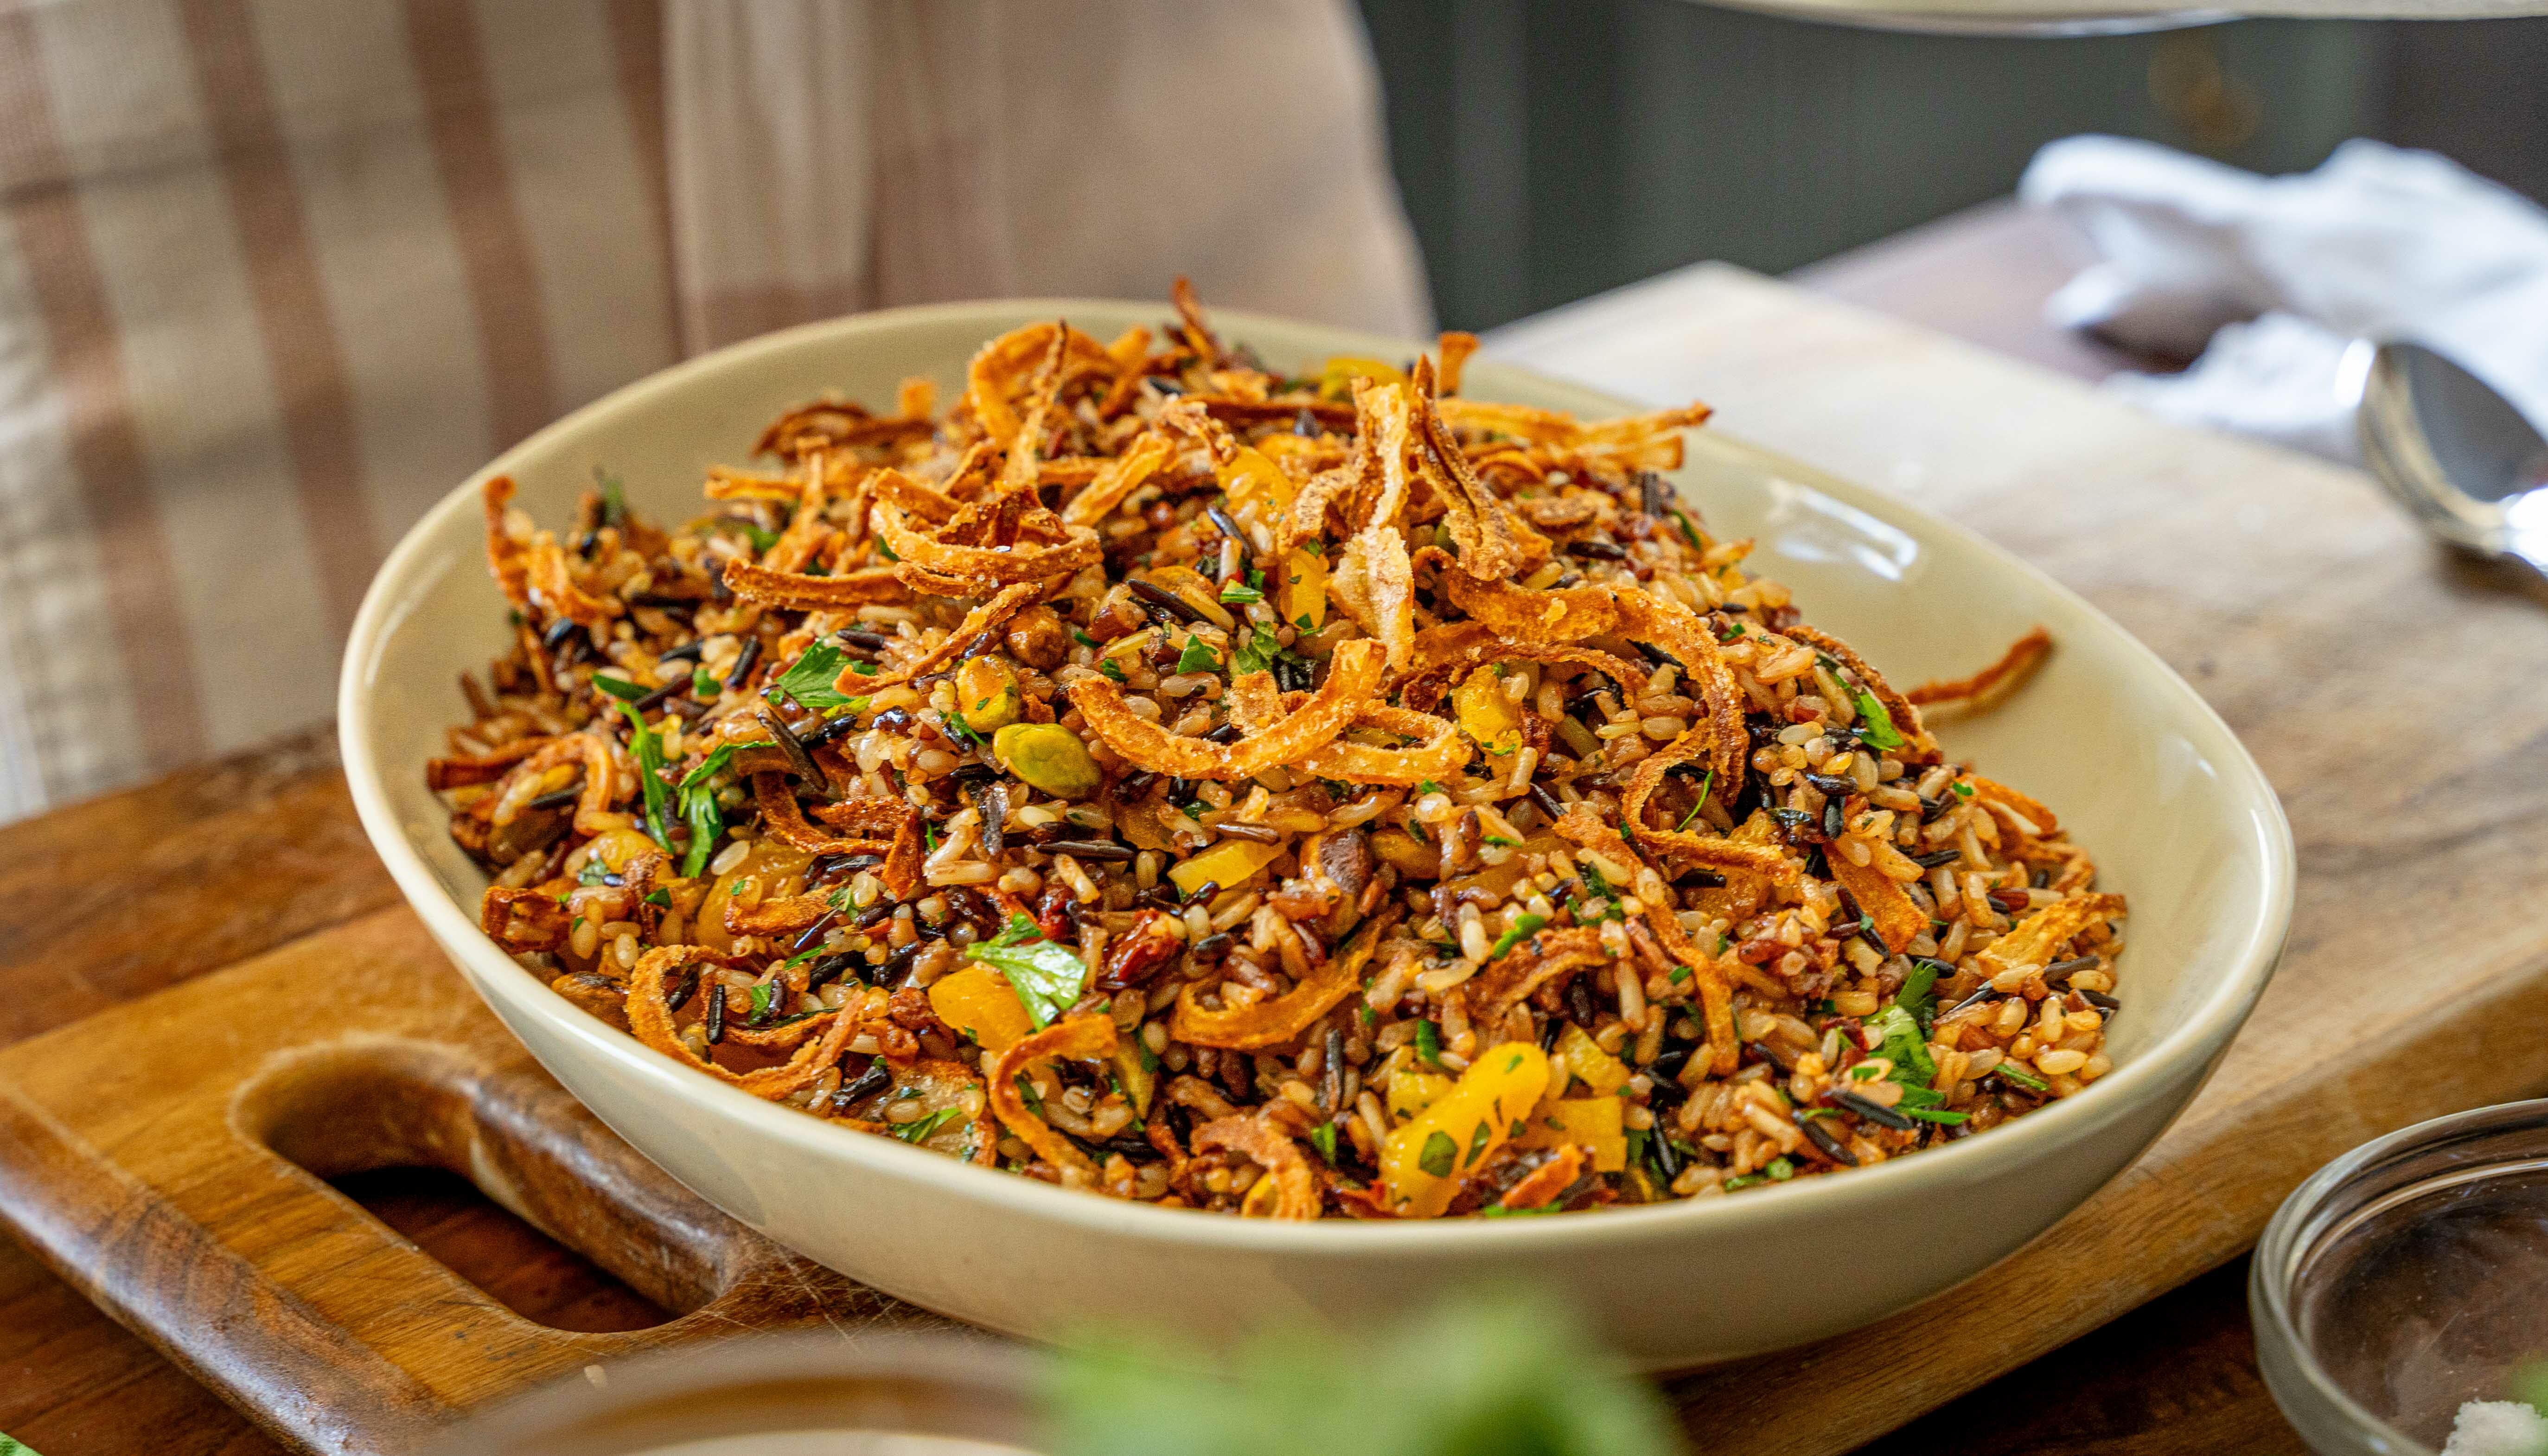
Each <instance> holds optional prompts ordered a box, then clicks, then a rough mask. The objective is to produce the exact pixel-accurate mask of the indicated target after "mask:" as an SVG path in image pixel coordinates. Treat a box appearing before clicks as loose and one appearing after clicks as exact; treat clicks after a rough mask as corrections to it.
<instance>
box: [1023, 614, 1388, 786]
mask: <svg viewBox="0 0 2548 1456" xmlns="http://www.w3.org/2000/svg"><path fill="white" fill-rule="evenodd" d="M1387 658H1388V649H1387V648H1385V647H1383V646H1381V644H1379V643H1377V642H1374V641H1371V640H1370V639H1368V638H1359V637H1358V638H1355V639H1353V640H1352V641H1349V642H1342V643H1338V644H1337V645H1336V650H1335V653H1334V655H1333V656H1331V657H1330V658H1329V659H1328V660H1327V679H1326V681H1325V682H1324V683H1319V690H1318V691H1316V692H1314V693H1312V694H1311V695H1310V698H1309V700H1308V701H1307V702H1305V703H1303V704H1302V705H1301V706H1299V707H1297V708H1295V709H1293V710H1292V711H1291V712H1289V713H1287V714H1285V715H1284V716H1283V717H1281V718H1279V719H1277V720H1275V721H1274V722H1271V723H1267V724H1264V725H1263V726H1261V727H1259V728H1258V729H1257V730H1256V731H1254V732H1251V733H1249V734H1248V735H1247V736H1246V737H1244V738H1241V739H1240V740H1238V742H1236V743H1232V744H1226V745H1225V744H1218V743H1213V742H1211V741H1209V740H1207V739H1202V738H1190V737H1186V736H1184V735H1182V734H1176V733H1170V732H1168V731H1167V730H1166V729H1164V728H1161V727H1160V726H1159V725H1158V724H1156V723H1153V722H1151V721H1150V720H1149V719H1147V718H1144V717H1142V716H1140V715H1139V714H1138V713H1136V712H1134V711H1133V710H1132V708H1131V707H1129V706H1127V705H1126V703H1125V701H1124V693H1123V690H1122V689H1121V688H1119V687H1117V686H1116V685H1115V684H1114V683H1109V682H1107V681H1106V680H1105V679H1104V678H1100V677H1089V678H1083V679H1081V680H1080V681H1079V682H1077V683H1073V684H1071V687H1070V702H1071V706H1073V707H1075V708H1077V709H1079V715H1080V717H1081V718H1082V719H1083V720H1084V721H1085V722H1086V724H1087V727H1088V731H1089V732H1090V733H1092V734H1094V735H1096V737H1097V740H1098V741H1099V742H1100V743H1103V744H1104V745H1105V746H1106V747H1107V748H1108V749H1110V750H1112V751H1113V752H1114V753H1115V754H1116V755H1117V756H1119V757H1121V758H1122V759H1123V760H1124V761H1125V762H1127V763H1129V764H1131V765H1133V767H1135V768H1137V769H1141V770H1146V771H1147V772H1149V773H1152V774H1169V775H1172V776H1174V777H1178V778H1217V779H1231V778H1252V777H1254V776H1255V775H1257V774H1262V773H1263V772H1265V771H1266V770H1267V769H1270V768H1272V767H1273V766H1275V765H1277V764H1294V763H1298V762H1300V761H1301V760H1303V759H1305V758H1307V757H1308V756H1309V755H1310V754H1311V753H1312V752H1314V751H1316V750H1318V749H1321V748H1324V747H1326V746H1327V745H1328V744H1330V743H1333V742H1334V741H1335V740H1336V738H1337V737H1338V736H1339V735H1341V734H1342V733H1343V732H1344V731H1345V729H1347V728H1348V727H1350V726H1352V724H1353V721H1354V715H1355V712H1356V710H1357V709H1359V708H1362V707H1365V706H1367V705H1369V704H1371V703H1372V702H1373V701H1374V700H1375V699H1376V698H1377V697H1378V695H1379V692H1380V684H1381V677H1382V670H1383V668H1384V666H1385V664H1386V661H1387ZM1255 678H1261V679H1263V680H1264V686H1265V687H1266V688H1270V687H1271V686H1272V684H1273V678H1272V676H1271V675H1270V674H1265V673H1242V674H1240V675H1239V677H1238V680H1237V681H1236V682H1234V683H1232V684H1231V685H1232V687H1233V689H1236V688H1237V687H1238V686H1239V684H1240V683H1246V682H1247V680H1249V679H1255ZM1249 690H1251V691H1253V690H1258V689H1256V688H1254V687H1253V686H1252V685H1251V686H1250V688H1249Z"/></svg>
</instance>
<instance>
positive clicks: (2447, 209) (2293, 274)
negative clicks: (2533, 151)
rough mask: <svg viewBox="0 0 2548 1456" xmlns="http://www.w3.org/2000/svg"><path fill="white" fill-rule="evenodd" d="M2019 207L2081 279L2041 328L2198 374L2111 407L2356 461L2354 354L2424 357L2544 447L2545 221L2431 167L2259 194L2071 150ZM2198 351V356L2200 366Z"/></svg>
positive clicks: (2387, 165) (2338, 156)
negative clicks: (2066, 242) (2066, 224)
mask: <svg viewBox="0 0 2548 1456" xmlns="http://www.w3.org/2000/svg"><path fill="white" fill-rule="evenodd" d="M2018 196H2019V197H2020V198H2022V199H2024V200H2025V201H2026V202H2027V203H2028V204H2029V205H2031V206H2035V207H2042V208H2048V209H2050V210H2052V211H2053V212H2054V213H2057V214H2059V215H2060V216H2062V217H2063V218H2066V219H2068V220H2069V221H2070V222H2071V223H2073V224H2074V225H2076V226H2077V227H2079V228H2080V230H2081V231H2082V232H2084V233H2085V234H2086V235H2087V237H2088V239H2089V241H2090V242H2091V243H2092V244H2094V246H2095V247H2096V250H2097V252H2098V254H2099V261H2098V262H2096V263H2094V264H2093V265H2091V266H2090V267H2088V268H2087V269H2086V270H2085V271H2083V272H2081V273H2080V274H2079V276H2077V277H2076V278H2073V279H2072V280H2070V282H2069V283H2068V284H2067V285H2066V286H2065V287H2063V288H2062V289H2061V290H2060V291H2059V292H2058V293H2056V294H2054V295H2053V296H2052V299H2051V301H2050V302H2049V303H2048V304H2047V306H2046V311H2047V314H2048V315H2049V317H2050V318H2051V319H2052V321H2054V322H2056V323H2060V324H2063V325H2066V326H2070V327H2080V328H2095V329H2097V330H2098V331H2099V332H2101V333H2105V334H2107V335H2109V336H2111V337H2114V338H2116V339H2119V340H2121V341H2123V342H2124V343H2127V344H2131V345H2135V346H2138V347H2143V348H2150V349H2157V350H2162V351H2166V352H2171V353H2182V354H2192V353H2196V352H2198V351H2200V352H2201V354H2202V357H2201V358H2200V359H2199V360H2198V361H2197V362H2196V363H2195V365H2194V367H2193V368H2192V369H2189V370H2187V371H2186V372H2185V373H2183V374H2179V375H2137V374H2127V375H2119V376H2117V377H2116V378H2115V379H2113V380H2112V381H2110V382H2109V387H2110V388H2112V389H2114V390H2116V391H2118V392H2119V393H2122V394H2124V395H2126V396H2127V397H2128V398H2130V399H2132V400H2133V401H2134V402H2136V403H2137V404H2139V405H2140V406H2142V407H2143V408H2146V409H2150V410H2151V411H2152V412H2154V413H2158V414H2162V415H2165V416H2167V417H2170V418H2173V419H2178V420H2181V421H2184V422H2187V423H2196V424H2207V425H2212V426H2216V427H2219V428H2224V429H2230V430H2236V431H2240V432H2243V433H2248V434H2255V435H2260V436H2263V437H2266V438H2269V439H2274V440H2278V441H2281V442H2283V443H2285V444H2290V445H2294V446H2297V447H2299V448H2302V449H2307V450H2311V451H2314V452H2316V453H2318V454H2320V455H2326V456H2329V457H2331V458H2334V459H2339V460H2351V459H2353V458H2355V455H2356V449H2355V444H2354V435H2353V421H2352V407H2351V402H2350V399H2349V395H2350V390H2349V389H2348V388H2345V387H2344V381H2343V374H2344V370H2345V356H2346V349H2347V346H2348V345H2349V344H2350V343H2351V342H2352V341H2353V340H2355V339H2358V338H2367V339H2371V340H2375V341H2379V342H2390V341H2405V342H2411V343H2418V344H2422V345H2423V346H2425V347H2426V348H2429V349H2432V350H2433V351H2435V352H2436V353H2439V354H2442V355H2444V356H2446V357H2448V358H2450V359H2451V360H2453V361H2454V362H2456V363H2458V364H2459V365H2460V366H2461V367H2462V368H2464V369H2467V370H2468V371H2469V372H2470V373H2472V374H2475V375H2476V376H2477V377H2479V378H2480V379H2483V380H2485V381H2486V382H2487V383H2488V384H2490V385H2492V386H2494V387H2495V389H2496V390H2497V391H2498V392H2500V393H2501V394H2503V396H2504V398H2505V399H2507V400H2509V401H2511V402H2512V403H2513V405H2514V406H2515V407H2516V408H2518V409H2520V410H2521V411H2522V412H2523V413H2524V414H2525V415H2527V416H2528V417H2529V418H2530V420H2531V421H2532V422H2533V423H2534V424H2537V425H2539V426H2541V428H2542V429H2543V430H2548V212H2544V211H2542V210H2541V209H2540V208H2539V207H2538V206H2537V205H2535V204H2533V203H2531V202H2528V201H2526V200H2525V199H2523V198H2521V197H2519V196H2517V195H2516V194H2514V193H2512V192H2509V191H2506V190H2505V189H2503V188H2502V187H2499V186H2497V185H2496V184H2494V183H2492V182H2489V181H2487V180H2485V179H2484V178H2482V177H2479V176H2477V175H2475V174H2474V173H2471V172H2469V171H2468V170H2466V169H2465V168H2463V167H2461V166H2459V165H2458V164H2457V163H2454V162H2452V161H2450V160H2448V159H2447V158H2444V157H2441V156H2437V155H2434V154H2433V153H2431V152H2422V151H2402V150H2400V149H2398V148H2397V147H2393V146H2386V145H2383V144H2381V143H2380V142H2377V141H2364V140H2354V141H2348V142H2345V143H2344V144H2343V145H2342V146H2339V147H2337V148H2336V149H2335V152H2334V154H2333V155H2331V156H2329V157H2328V158H2327V159H2326V161H2325V163H2324V164H2322V165H2321V166H2320V167H2319V169H2318V170H2317V171H2315V172H2309V173H2303V174H2299V175H2295V176H2288V177H2260V176H2258V175H2256V174H2255V173H2252V172H2242V171H2240V170H2238V169H2237V168H2234V167H2229V166H2224V165H2222V164H2221V163H2219V162H2212V161H2206V160H2203V159H2202V158H2200V157H2193V156H2188V155H2186V154H2184V153H2183V152H2179V151H2173V150H2170V149H2169V148H2167V147H2164V146H2159V145H2156V144H2154V143H2151V142H2146V141H2133V140H2127V139H2124V138H2122V137H2069V138H2066V139H2064V140H2060V141H2055V142H2053V143H2052V144H2051V145H2049V146H2047V147H2045V148H2044V149H2043V150H2042V151H2040V152H2037V153H2036V156H2035V160H2034V162H2033V163H2032V164H2031V165H2030V166H2029V167H2028V168H2027V170H2026V176H2025V178H2024V180H2023V181H2021V182H2020V183H2019V184H2018ZM2207 344H2208V345H2209V346H2208V347H2207Z"/></svg>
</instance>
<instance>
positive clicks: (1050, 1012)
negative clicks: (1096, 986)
mask: <svg viewBox="0 0 2548 1456" xmlns="http://www.w3.org/2000/svg"><path fill="white" fill-rule="evenodd" d="M964 958H965V959H967V960H978V961H980V962H982V963H983V964H984V965H987V966H989V967H991V968H992V969H993V970H996V971H998V972H999V973H1000V974H1002V975H1004V976H1007V977H1008V979H1009V987H1010V989H1011V990H1014V991H1016V992H1017V993H1018V1002H1019V1004H1021V1005H1023V1006H1024V1007H1026V1009H1027V1019H1028V1020H1030V1021H1032V1022H1034V1023H1035V1024H1036V1025H1037V1026H1038V1027H1047V1026H1050V1025H1052V1023H1053V1021H1054V1020H1055V1019H1056V1018H1058V1017H1059V1016H1060V1015H1061V1014H1062V1013H1063V1012H1065V1011H1068V1010H1069V1009H1070V1008H1071V1007H1073V1006H1075V1005H1077V1004H1078V1003H1079V998H1080V997H1081V996H1082V995H1084V994H1086V992H1087V988H1088V963H1087V962H1086V961H1084V960H1082V959H1080V958H1079V953H1078V952H1076V951H1073V950H1071V949H1070V948H1069V947H1067V946H1060V945H1055V944H1054V943H1053V942H1051V941H1048V940H1047V939H1045V934H1044V932H1043V931H1042V930H1040V929H1038V928H1037V926H1036V923H1035V922H1034V921H1032V920H1029V919H1027V918H1026V917H1025V916H1023V915H1018V914H1014V913H1013V914H1011V915H1010V916H1009V924H1008V928H1007V929H1005V930H1003V931H1001V932H1000V933H999V934H998V935H996V936H993V937H992V938H991V939H989V940H987V941H983V942H980V943H978V944H976V945H973V946H969V947H967V948H965V951H964Z"/></svg>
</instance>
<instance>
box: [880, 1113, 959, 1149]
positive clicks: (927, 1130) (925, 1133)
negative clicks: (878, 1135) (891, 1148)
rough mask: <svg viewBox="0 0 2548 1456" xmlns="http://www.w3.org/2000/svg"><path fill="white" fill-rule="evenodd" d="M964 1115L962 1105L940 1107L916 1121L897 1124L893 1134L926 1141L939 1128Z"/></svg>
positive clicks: (909, 1140) (917, 1140)
mask: <svg viewBox="0 0 2548 1456" xmlns="http://www.w3.org/2000/svg"><path fill="white" fill-rule="evenodd" d="M963 1115H964V1109H962V1108H960V1107H942V1108H940V1109H938V1111H936V1112H933V1113H931V1114H930V1115H929V1116H927V1117H925V1118H921V1119H918V1120H916V1121H914V1122H908V1123H897V1124H895V1125H894V1129H893V1136H895V1137H896V1138H901V1139H902V1140H903V1141H905V1142H914V1143H918V1142H926V1141H928V1140H929V1139H930V1138H932V1137H934V1136H936V1134H937V1132H938V1130H939V1129H941V1128H943V1127H946V1126H947V1125H948V1124H949V1123H952V1122H954V1121H956V1119H957V1118H960V1117H962V1116H963Z"/></svg>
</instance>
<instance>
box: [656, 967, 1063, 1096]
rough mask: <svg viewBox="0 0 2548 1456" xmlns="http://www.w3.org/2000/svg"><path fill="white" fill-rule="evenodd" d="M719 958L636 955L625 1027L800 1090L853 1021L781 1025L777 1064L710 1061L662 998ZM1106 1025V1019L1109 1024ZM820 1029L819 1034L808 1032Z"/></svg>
mask: <svg viewBox="0 0 2548 1456" xmlns="http://www.w3.org/2000/svg"><path fill="white" fill-rule="evenodd" d="M720 963H721V962H720V961H719V959H718V957H717V956H716V955H715V953H713V952H711V951H708V950H706V949H704V948H702V947H698V946H661V947H658V948H656V949H655V950H652V951H649V952H647V953H646V954H645V955H643V956H638V957H637V966H636V969H635V970H633V971H632V972H630V974H629V977H628V1030H629V1031H630V1032H631V1033H633V1034H634V1035H635V1036H636V1038H637V1040H638V1041H640V1042H643V1043H645V1044H646V1045H647V1046H649V1047H654V1048H655V1049H656V1050H658V1051H661V1052H663V1053H664V1054H665V1055H666V1056H669V1057H671V1058H673V1059H674V1060H675V1061H679V1062H682V1063H683V1064H684V1065H687V1066H689V1067H692V1068H694V1069H696V1070H698V1071H703V1072H706V1073H707V1074H708V1075H709V1076H712V1077H714V1078H716V1079H717V1080H718V1081H720V1082H723V1083H725V1084H727V1085H728V1086H733V1087H740V1088H742V1089H743V1090H744V1091H746V1092H749V1093H751V1094H752V1095H753V1096H755V1097H767V1098H779V1097H785V1096H787V1095H788V1094H789V1093H791V1092H795V1091H798V1090H800V1089H802V1088H803V1087H804V1086H805V1085H806V1084H807V1083H809V1082H811V1081H813V1080H814V1079H815V1078H816V1077H819V1076H821V1075H822V1074H823V1070H824V1068H826V1067H828V1066H830V1065H831V1064H832V1063H834V1062H836V1061H838V1060H840V1059H841V1049H842V1048H843V1047H845V1046H847V1045H848V1043H849V1040H850V1036H851V1034H852V1033H853V1032H854V1031H855V1030H856V1028H857V1023H855V1022H853V1021H852V1020H850V1018H848V1017H846V1016H843V1015H842V1014H841V1013H840V1012H838V1011H825V1012H820V1013H818V1014H816V1015H815V1016H813V1017H811V1018H808V1019H807V1020H805V1021H803V1022H800V1023H797V1024H796V1026H791V1027H787V1028H784V1029H783V1030H786V1031H791V1032H792V1031H796V1030H798V1029H799V1028H800V1027H801V1028H802V1029H803V1031H804V1034H805V1040H804V1041H803V1042H802V1043H800V1044H799V1045H798V1046H797V1047H796V1054H795V1055H793V1056H791V1057H789V1058H788V1059H787V1060H786V1061H784V1062H782V1063H781V1064H779V1065H777V1066H766V1067H763V1068H761V1069H760V1070H758V1071H749V1072H740V1073H738V1072H730V1071H727V1070H726V1069H725V1068H724V1067H721V1066H719V1065H717V1064H716V1063H715V1062H714V1061H713V1060H710V1059H709V1058H707V1057H703V1056H701V1055H699V1054H698V1053H697V1052H695V1051H692V1050H691V1049H690V1048H689V1045H688V1044H687V1043H685V1042H683V1040H682V1034H681V1032H680V1030H679V1029H678V1028H676V1027H675V1026H674V1025H673V1013H672V1010H671V1009H670V1008H669V1007H667V1006H666V1005H665V1004H664V1003H665V987H664V981H665V978H666V977H667V976H669V975H671V974H672V972H674V971H675V970H678V969H680V968H681V967H682V966H684V965H696V966H698V967H699V973H700V974H701V975H702V976H704V975H705V974H706V973H707V972H708V970H710V969H711V968H713V967H715V966H717V965H718V964H720ZM707 993H708V994H709V995H712V996H713V995H719V994H722V990H721V988H717V987H710V988H708V991H707ZM1110 1026H1111V1023H1110ZM817 1032H820V1033H821V1035H820V1036H816V1035H814V1034H815V1033H817Z"/></svg>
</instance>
